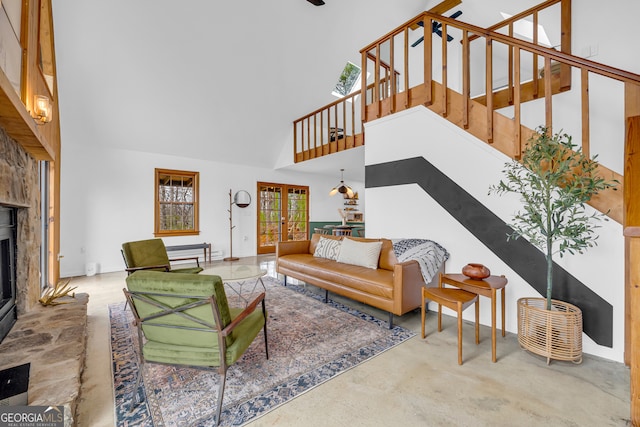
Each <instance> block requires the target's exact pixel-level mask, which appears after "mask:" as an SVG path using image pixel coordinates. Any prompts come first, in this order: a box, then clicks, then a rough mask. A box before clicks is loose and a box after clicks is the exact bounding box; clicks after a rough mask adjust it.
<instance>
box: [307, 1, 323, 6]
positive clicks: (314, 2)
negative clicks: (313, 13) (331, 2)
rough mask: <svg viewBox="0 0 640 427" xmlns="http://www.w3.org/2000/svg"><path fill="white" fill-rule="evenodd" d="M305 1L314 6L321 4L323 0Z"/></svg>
mask: <svg viewBox="0 0 640 427" xmlns="http://www.w3.org/2000/svg"><path fill="white" fill-rule="evenodd" d="M307 1H308V2H309V3H311V4H312V5H314V6H322V5H323V4H324V1H322V0H307Z"/></svg>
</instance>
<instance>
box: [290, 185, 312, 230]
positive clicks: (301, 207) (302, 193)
mask: <svg viewBox="0 0 640 427" xmlns="http://www.w3.org/2000/svg"><path fill="white" fill-rule="evenodd" d="M287 212H288V216H287V223H288V232H289V233H288V236H287V237H288V240H306V239H307V238H308V237H307V236H309V233H308V232H307V212H308V211H307V190H306V189H303V188H289V189H288V192H287Z"/></svg>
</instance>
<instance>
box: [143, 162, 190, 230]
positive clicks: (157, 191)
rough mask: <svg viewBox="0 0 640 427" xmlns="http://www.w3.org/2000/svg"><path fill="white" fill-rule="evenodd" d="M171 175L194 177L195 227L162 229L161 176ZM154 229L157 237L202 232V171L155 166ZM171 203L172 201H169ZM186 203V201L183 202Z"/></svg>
mask: <svg viewBox="0 0 640 427" xmlns="http://www.w3.org/2000/svg"><path fill="white" fill-rule="evenodd" d="M163 175H171V176H181V177H186V178H190V179H192V182H193V202H192V203H191V204H192V205H193V229H182V230H161V229H160V176H163ZM154 190H155V191H154V193H155V195H154V221H153V222H154V231H153V234H154V235H155V236H156V237H163V236H195V235H199V234H200V221H199V216H200V215H199V211H200V203H199V202H200V172H191V171H183V170H175V169H162V168H155V173H154ZM169 203H171V202H169ZM181 204H184V203H181Z"/></svg>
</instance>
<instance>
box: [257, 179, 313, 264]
mask: <svg viewBox="0 0 640 427" xmlns="http://www.w3.org/2000/svg"><path fill="white" fill-rule="evenodd" d="M257 194H258V203H257V204H256V205H257V206H258V215H257V217H258V250H257V253H259V254H268V253H273V252H275V251H276V243H277V242H279V241H286V240H306V239H308V238H309V232H308V230H309V187H307V186H302V185H288V184H275V183H270V182H258V191H257Z"/></svg>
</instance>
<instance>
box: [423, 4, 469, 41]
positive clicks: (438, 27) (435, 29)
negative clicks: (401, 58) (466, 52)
mask: <svg viewBox="0 0 640 427" xmlns="http://www.w3.org/2000/svg"><path fill="white" fill-rule="evenodd" d="M460 15H462V11H461V10H459V11H457V12H455V13H454V14H452V15H451V16H449V18H452V19H456V18H457V17H458V16H460ZM418 25H419V26H421V27H424V22H422V21H420V22H418ZM431 32H432V33H436V34H437V35H439V36H440V37H441V38H442V23H441V22H436V21H433V22H432V23H431ZM451 40H453V37H451V36H450V35H449V34H447V41H448V42H450V41H451ZM423 41H424V37H420V38H419V39H418V40H416V41H415V42H414V43H413V44H412V45H411V47H416V46H418V45H419V44H420V43H422V42H423Z"/></svg>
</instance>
